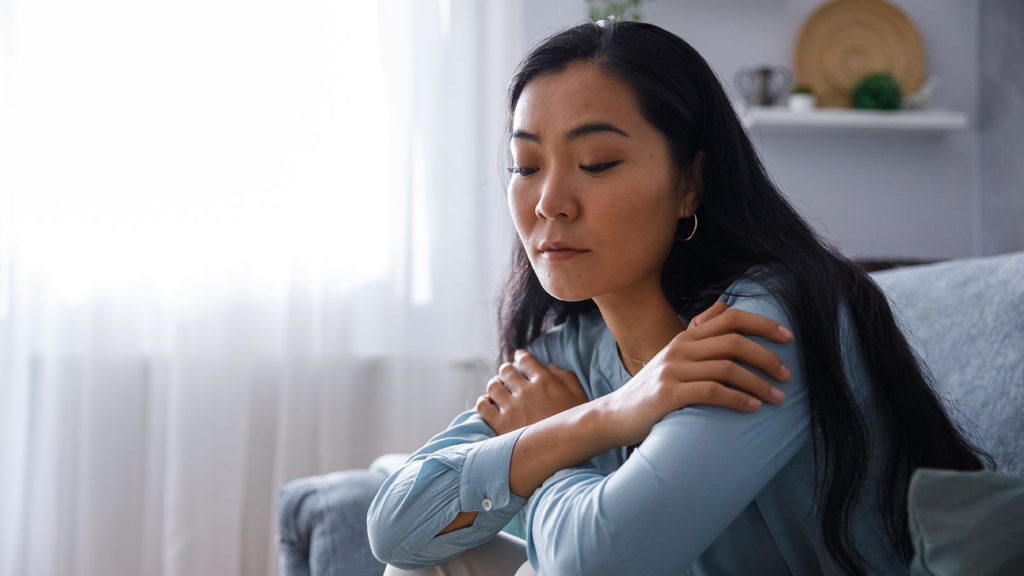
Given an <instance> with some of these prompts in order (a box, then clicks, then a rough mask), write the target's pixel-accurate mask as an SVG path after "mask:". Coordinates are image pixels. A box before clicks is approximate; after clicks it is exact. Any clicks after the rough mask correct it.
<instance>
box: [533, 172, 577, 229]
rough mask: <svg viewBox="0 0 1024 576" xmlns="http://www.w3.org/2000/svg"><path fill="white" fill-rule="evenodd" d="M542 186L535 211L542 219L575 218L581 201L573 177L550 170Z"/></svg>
mask: <svg viewBox="0 0 1024 576" xmlns="http://www.w3.org/2000/svg"><path fill="white" fill-rule="evenodd" d="M546 176H547V177H546V178H544V181H543V183H542V184H541V187H540V197H539V198H537V206H536V208H535V210H534V212H535V213H536V215H537V218H540V219H541V220H555V219H557V218H568V219H570V220H572V219H575V218H576V216H577V215H578V214H579V203H578V202H577V200H576V194H575V190H573V186H572V182H571V179H569V178H566V177H564V176H562V175H559V174H557V173H555V172H554V171H551V172H549V173H548V174H547V175H546Z"/></svg>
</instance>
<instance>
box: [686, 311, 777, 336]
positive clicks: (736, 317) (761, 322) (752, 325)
mask: <svg viewBox="0 0 1024 576" xmlns="http://www.w3.org/2000/svg"><path fill="white" fill-rule="evenodd" d="M729 332H739V333H741V334H749V335H753V336H762V337H764V338H767V339H769V340H771V341H773V342H789V341H790V340H792V339H793V333H792V332H790V331H789V329H788V328H787V327H785V326H783V325H782V324H779V323H778V322H776V321H775V320H772V319H771V318H766V317H764V316H760V315H758V314H754V313H753V312H747V311H746V310H738V309H736V308H729V309H728V310H725V311H723V312H722V313H720V314H718V315H717V316H714V317H712V318H710V319H707V320H704V321H703V322H701V323H700V324H698V325H697V326H695V327H694V328H693V329H690V330H684V331H683V332H680V333H679V337H680V338H683V339H684V340H687V341H692V340H700V339H702V338H708V337H710V336H718V335H720V334H726V333H729Z"/></svg>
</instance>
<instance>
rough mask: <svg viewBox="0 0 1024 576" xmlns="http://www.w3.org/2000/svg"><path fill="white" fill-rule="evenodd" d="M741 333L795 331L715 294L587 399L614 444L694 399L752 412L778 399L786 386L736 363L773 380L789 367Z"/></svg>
mask: <svg viewBox="0 0 1024 576" xmlns="http://www.w3.org/2000/svg"><path fill="white" fill-rule="evenodd" d="M744 334H746V335H756V336H762V337H764V338H767V339H768V340H771V341H773V342H780V343H781V342H788V341H789V340H791V339H792V338H793V334H792V333H791V332H790V331H789V330H787V329H786V328H784V327H783V326H781V325H780V324H779V323H777V322H775V321H774V320H771V319H769V318H765V317H763V316H758V315H757V314H752V313H750V312H746V311H743V310H736V309H731V308H728V307H727V305H726V304H725V303H724V302H718V303H716V304H715V305H714V306H712V307H711V308H709V309H708V310H706V311H705V312H703V313H701V314H700V315H699V316H697V317H696V318H695V319H694V321H692V322H691V323H690V326H689V327H688V328H687V329H686V330H684V331H683V332H680V333H679V334H678V335H677V336H676V337H675V338H673V339H672V341H671V342H669V344H668V345H667V346H666V347H665V348H663V349H662V350H661V352H659V353H658V354H657V355H656V356H655V357H654V358H653V359H652V360H651V361H650V362H648V363H647V365H646V366H644V368H643V369H642V370H640V371H639V372H637V374H636V375H635V376H634V377H633V378H632V379H631V380H630V381H629V382H627V383H626V384H625V385H624V386H623V387H622V388H619V389H618V390H616V391H615V392H612V393H611V394H607V395H605V396H602V397H600V398H597V399H595V400H594V401H593V403H592V404H593V405H594V408H595V409H596V410H597V411H598V412H599V414H600V415H601V418H602V421H603V422H605V425H604V426H602V430H604V431H606V433H607V434H609V435H610V438H609V439H610V440H611V441H612V442H613V443H614V444H615V445H618V446H629V445H633V444H637V443H640V442H642V441H643V440H644V438H646V437H647V434H648V433H650V431H651V428H652V427H653V426H654V425H655V424H656V423H658V422H659V421H661V419H662V418H664V417H665V416H666V415H667V414H669V413H670V412H674V411H676V410H679V409H681V408H685V407H687V406H692V405H695V404H713V405H716V406H722V407H725V408H731V409H733V410H737V411H739V412H754V411H756V410H758V409H759V408H760V407H761V402H762V401H765V402H770V403H772V404H778V403H780V402H782V400H783V399H784V398H785V394H783V392H782V391H781V390H779V389H778V388H776V387H775V386H774V385H772V383H771V382H769V381H767V380H765V379H763V378H761V377H759V376H757V375H755V374H754V373H753V372H751V371H750V370H748V369H746V368H744V367H743V366H741V365H740V364H739V363H740V362H743V363H745V364H747V365H749V366H752V367H754V368H757V369H758V370H760V371H762V372H763V373H765V374H766V375H768V376H769V377H770V378H773V379H775V380H777V381H783V382H784V381H786V380H789V378H790V376H791V373H790V370H789V369H788V368H787V367H786V366H784V365H783V364H782V361H781V360H780V359H779V357H778V356H777V355H776V354H775V353H773V352H771V351H769V350H768V349H767V348H765V347H764V346H761V345H760V344H757V343H756V342H754V341H753V340H751V339H750V338H747V337H746V336H744Z"/></svg>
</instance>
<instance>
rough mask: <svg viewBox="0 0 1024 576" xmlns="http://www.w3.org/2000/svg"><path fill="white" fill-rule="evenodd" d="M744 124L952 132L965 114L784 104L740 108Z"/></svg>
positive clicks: (962, 123) (964, 122) (959, 127)
mask: <svg viewBox="0 0 1024 576" xmlns="http://www.w3.org/2000/svg"><path fill="white" fill-rule="evenodd" d="M739 113H740V118H741V119H742V120H743V125H744V126H746V127H747V129H748V130H749V129H750V128H753V127H755V126H756V127H763V128H765V129H783V130H817V129H823V128H825V129H843V130H846V129H854V130H897V131H904V132H951V131H956V130H964V129H966V128H967V115H966V114H963V113H961V112H949V111H947V110H921V111H917V110H895V111H892V112H880V111H879V112H876V111H867V110H847V109H838V108H819V109H816V110H809V111H807V112H791V111H789V110H788V109H786V108H781V107H780V108H767V107H756V106H755V107H751V108H747V109H745V110H740V111H739Z"/></svg>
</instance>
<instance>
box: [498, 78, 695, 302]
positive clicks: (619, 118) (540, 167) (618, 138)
mask: <svg viewBox="0 0 1024 576" xmlns="http://www.w3.org/2000/svg"><path fill="white" fill-rule="evenodd" d="M511 148H512V160H513V166H514V167H513V174H512V179H511V181H510V183H509V187H508V205H509V210H510V211H511V213H512V218H513V220H514V221H515V226H516V231H517V232H518V234H519V239H520V240H521V241H522V243H523V247H524V248H525V249H526V254H527V255H528V256H529V258H530V263H531V264H532V265H533V269H534V271H535V272H536V273H537V277H538V278H539V279H540V282H541V285H542V286H544V289H545V290H547V292H548V293H549V294H551V295H552V296H554V297H555V298H558V299H560V300H570V301H577V300H585V299H587V298H595V299H597V300H598V303H599V304H600V298H601V297H602V296H606V295H619V296H626V297H629V296H631V295H644V294H650V293H651V290H658V291H659V293H660V289H661V288H660V285H661V284H660V280H661V268H662V265H663V264H664V262H665V259H666V258H667V257H668V254H669V251H670V249H671V248H672V243H673V242H674V241H675V231H676V223H677V221H678V220H679V219H680V218H684V217H688V216H690V215H691V214H692V211H691V208H693V207H695V206H692V205H688V202H690V201H692V200H693V198H692V197H693V194H692V193H691V192H690V191H689V190H688V188H687V186H686V180H687V179H685V178H682V177H681V174H680V172H679V171H678V170H677V169H676V168H675V166H674V164H673V162H672V158H671V155H670V153H669V148H668V142H667V141H666V140H665V137H664V136H663V135H662V134H661V132H659V131H658V130H657V129H656V128H654V126H652V125H651V124H649V123H648V122H647V120H645V119H644V117H643V115H642V114H641V112H640V109H639V106H638V104H637V101H636V97H635V96H634V95H633V91H632V89H631V88H630V87H629V86H628V85H627V84H625V83H624V82H622V81H621V80H619V79H618V78H616V77H614V76H612V75H609V74H608V73H606V72H604V71H602V70H600V69H599V68H597V67H596V66H594V65H593V64H590V63H586V62H577V63H574V64H572V65H570V66H569V67H568V68H567V69H565V70H564V71H561V72H554V73H549V74H545V75H542V76H539V77H537V78H535V79H533V80H531V81H530V82H529V83H528V84H527V85H526V87H525V88H524V89H523V91H522V94H521V96H520V98H519V101H518V102H517V103H516V107H515V110H514V112H513V116H512V143H511Z"/></svg>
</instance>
